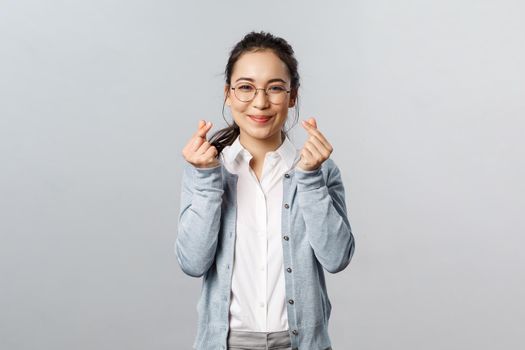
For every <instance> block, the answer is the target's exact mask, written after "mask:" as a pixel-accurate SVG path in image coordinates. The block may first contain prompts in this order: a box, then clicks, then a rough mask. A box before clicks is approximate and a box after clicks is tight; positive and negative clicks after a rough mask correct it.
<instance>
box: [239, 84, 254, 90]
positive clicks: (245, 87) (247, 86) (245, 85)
mask: <svg viewBox="0 0 525 350" xmlns="http://www.w3.org/2000/svg"><path fill="white" fill-rule="evenodd" d="M237 89H239V90H241V91H251V90H252V89H253V86H251V85H247V84H243V85H239V86H237Z"/></svg>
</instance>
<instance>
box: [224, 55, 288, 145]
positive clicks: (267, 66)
mask: <svg viewBox="0 0 525 350" xmlns="http://www.w3.org/2000/svg"><path fill="white" fill-rule="evenodd" d="M230 81H231V86H228V85H226V86H225V90H224V93H225V96H226V104H227V105H228V106H230V110H231V113H232V115H233V119H234V120H235V123H236V124H237V125H238V126H239V129H240V133H241V135H240V137H241V139H242V140H243V141H245V142H253V141H256V142H260V141H263V142H268V143H270V144H277V145H280V144H281V129H282V127H283V125H284V123H285V122H286V118H287V117H288V108H290V107H293V106H294V104H295V101H294V99H293V96H292V95H291V94H290V93H287V94H285V98H284V101H283V102H282V103H279V104H275V103H272V102H270V98H269V96H267V95H266V94H265V93H264V91H263V90H257V91H258V92H257V95H256V96H255V98H254V99H253V100H252V101H249V102H242V101H240V100H239V99H238V98H237V97H236V96H235V95H234V91H233V90H231V88H232V87H237V86H239V84H241V83H249V84H252V85H253V86H255V87H256V88H264V89H266V88H268V87H274V88H273V89H279V87H281V88H283V87H284V88H285V89H286V90H291V87H290V75H289V73H288V68H287V67H286V64H285V63H284V62H283V61H281V60H280V59H279V57H278V56H277V55H276V54H275V53H274V52H273V51H271V50H265V51H259V52H249V53H245V54H243V55H242V56H241V57H240V58H239V59H238V60H237V62H236V63H235V66H234V68H233V72H232V76H231V79H230ZM241 85H242V84H241ZM239 88H241V89H242V87H239ZM244 88H246V87H244ZM292 93H293V91H292ZM257 116H259V117H261V118H262V117H265V118H268V117H269V119H260V118H259V119H257V118H256V117H257Z"/></svg>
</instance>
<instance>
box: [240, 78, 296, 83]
mask: <svg viewBox="0 0 525 350" xmlns="http://www.w3.org/2000/svg"><path fill="white" fill-rule="evenodd" d="M239 80H248V81H251V82H255V79H252V78H246V77H241V78H239V79H237V80H235V82H238V81H239ZM275 81H279V82H281V83H285V84H286V81H285V80H283V79H281V78H273V79H270V80H268V83H273V82H275Z"/></svg>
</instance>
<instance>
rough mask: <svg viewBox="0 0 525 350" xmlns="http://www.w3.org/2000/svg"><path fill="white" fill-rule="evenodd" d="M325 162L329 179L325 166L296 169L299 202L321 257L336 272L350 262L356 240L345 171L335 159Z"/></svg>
mask: <svg viewBox="0 0 525 350" xmlns="http://www.w3.org/2000/svg"><path fill="white" fill-rule="evenodd" d="M327 162H328V163H327ZM325 163H327V164H326V167H325V168H326V170H327V171H328V174H327V179H326V181H325V179H324V177H323V165H322V166H321V167H319V168H318V169H316V170H312V171H308V172H306V171H302V170H300V169H297V168H296V177H297V201H298V204H299V208H300V210H301V211H302V215H303V219H304V222H305V226H306V235H307V237H308V240H309V242H310V245H311V247H312V249H313V251H314V254H315V256H316V258H317V260H318V261H319V263H320V264H321V265H322V266H323V267H324V268H325V269H326V270H327V271H328V272H330V273H336V272H339V271H342V270H344V269H345V268H346V266H348V264H349V263H350V260H351V258H352V256H353V253H354V249H355V242H354V236H353V234H352V229H351V227H350V222H349V220H348V216H347V210H346V202H345V189H344V185H343V182H342V179H341V172H340V170H339V168H338V167H337V165H336V164H335V162H334V161H333V160H332V159H331V158H328V159H327V160H326V161H325Z"/></svg>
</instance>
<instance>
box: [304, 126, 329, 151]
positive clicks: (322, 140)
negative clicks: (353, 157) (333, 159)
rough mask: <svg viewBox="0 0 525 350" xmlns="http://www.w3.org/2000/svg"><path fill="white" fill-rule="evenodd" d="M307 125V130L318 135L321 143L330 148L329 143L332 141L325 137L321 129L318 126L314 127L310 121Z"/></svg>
mask: <svg viewBox="0 0 525 350" xmlns="http://www.w3.org/2000/svg"><path fill="white" fill-rule="evenodd" d="M305 126H306V131H308V133H309V134H311V135H313V136H315V137H317V138H318V139H319V141H321V143H322V144H323V145H324V146H325V147H326V148H330V147H329V145H330V143H329V142H328V140H327V139H326V138H325V137H324V135H323V134H322V133H321V132H320V131H319V129H317V128H314V127H313V126H312V125H310V124H309V123H305Z"/></svg>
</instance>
